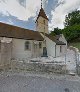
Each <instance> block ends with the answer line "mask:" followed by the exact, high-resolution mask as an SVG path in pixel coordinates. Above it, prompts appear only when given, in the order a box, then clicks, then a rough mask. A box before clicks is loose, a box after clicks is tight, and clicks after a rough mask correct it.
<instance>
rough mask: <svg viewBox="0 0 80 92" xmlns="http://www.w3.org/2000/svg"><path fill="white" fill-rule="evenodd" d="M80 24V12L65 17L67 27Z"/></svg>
mask: <svg viewBox="0 0 80 92" xmlns="http://www.w3.org/2000/svg"><path fill="white" fill-rule="evenodd" d="M75 24H80V11H73V12H72V13H69V14H68V15H66V17H65V23H64V25H65V27H67V26H72V25H75Z"/></svg>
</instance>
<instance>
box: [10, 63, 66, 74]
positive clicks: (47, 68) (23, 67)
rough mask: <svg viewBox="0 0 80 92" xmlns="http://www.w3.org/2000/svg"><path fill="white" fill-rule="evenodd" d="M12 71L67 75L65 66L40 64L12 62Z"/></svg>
mask: <svg viewBox="0 0 80 92" xmlns="http://www.w3.org/2000/svg"><path fill="white" fill-rule="evenodd" d="M11 69H12V71H34V72H43V73H59V74H65V73H67V70H66V66H65V65H58V64H41V63H24V62H16V61H12V65H11Z"/></svg>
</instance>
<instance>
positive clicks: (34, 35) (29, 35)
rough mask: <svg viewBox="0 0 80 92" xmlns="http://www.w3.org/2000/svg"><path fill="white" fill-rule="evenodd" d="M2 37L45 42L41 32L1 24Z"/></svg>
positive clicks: (0, 32)
mask: <svg viewBox="0 0 80 92" xmlns="http://www.w3.org/2000/svg"><path fill="white" fill-rule="evenodd" d="M0 37H8V38H17V39H26V40H37V41H43V37H42V36H41V35H40V33H39V32H37V31H33V30H29V29H24V28H20V27H17V26H12V25H9V24H5V23H1V22H0Z"/></svg>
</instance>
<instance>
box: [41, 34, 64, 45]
mask: <svg viewBox="0 0 80 92" xmlns="http://www.w3.org/2000/svg"><path fill="white" fill-rule="evenodd" d="M42 34H43V35H44V33H42ZM45 36H46V37H48V38H49V39H51V40H52V41H53V42H55V43H56V45H66V43H64V42H62V41H59V39H57V37H59V36H51V35H49V34H46V33H45Z"/></svg>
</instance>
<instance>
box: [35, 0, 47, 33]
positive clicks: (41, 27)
mask: <svg viewBox="0 0 80 92" xmlns="http://www.w3.org/2000/svg"><path fill="white" fill-rule="evenodd" d="M36 31H38V32H43V33H47V34H48V17H47V16H46V14H45V12H44V9H43V8H42V0H41V9H40V11H39V14H38V17H37V19H36Z"/></svg>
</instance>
